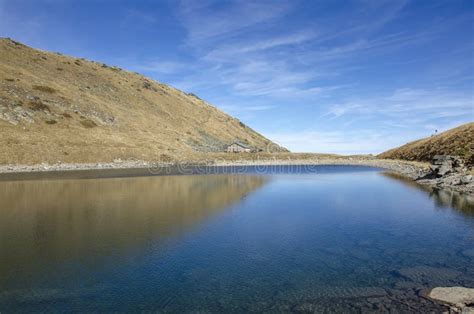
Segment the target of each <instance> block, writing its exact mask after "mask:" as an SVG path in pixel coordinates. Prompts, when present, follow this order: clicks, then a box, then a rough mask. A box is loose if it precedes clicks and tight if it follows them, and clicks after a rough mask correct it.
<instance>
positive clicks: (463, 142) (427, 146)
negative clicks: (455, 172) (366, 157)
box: [378, 123, 474, 166]
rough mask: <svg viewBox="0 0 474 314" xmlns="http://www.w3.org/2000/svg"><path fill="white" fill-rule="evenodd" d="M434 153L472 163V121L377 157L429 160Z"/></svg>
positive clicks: (473, 157)
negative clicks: (460, 158) (458, 157)
mask: <svg viewBox="0 0 474 314" xmlns="http://www.w3.org/2000/svg"><path fill="white" fill-rule="evenodd" d="M434 155H457V156H461V157H462V158H463V159H464V161H465V162H466V163H467V164H469V165H471V166H472V165H474V123H467V124H464V125H461V126H459V127H457V128H454V129H451V130H448V131H446V132H443V133H440V134H438V135H435V136H432V137H428V138H424V139H421V140H418V141H414V142H411V143H408V144H405V145H403V146H401V147H398V148H394V149H391V150H389V151H386V152H384V153H382V154H380V155H379V156H378V157H379V158H389V159H405V160H417V161H430V160H431V159H432V158H433V156H434Z"/></svg>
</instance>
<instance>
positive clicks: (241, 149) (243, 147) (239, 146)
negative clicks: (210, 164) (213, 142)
mask: <svg viewBox="0 0 474 314" xmlns="http://www.w3.org/2000/svg"><path fill="white" fill-rule="evenodd" d="M226 151H227V152H228V153H250V152H251V151H252V149H251V148H250V146H248V145H247V144H244V143H242V142H234V143H232V144H230V145H229V146H227V150H226Z"/></svg>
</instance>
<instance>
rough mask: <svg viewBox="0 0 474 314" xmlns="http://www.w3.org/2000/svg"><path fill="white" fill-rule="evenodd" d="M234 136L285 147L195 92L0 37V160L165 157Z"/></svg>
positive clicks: (220, 144)
mask: <svg viewBox="0 0 474 314" xmlns="http://www.w3.org/2000/svg"><path fill="white" fill-rule="evenodd" d="M235 140H239V141H242V142H244V143H247V144H249V145H250V146H253V147H255V148H259V149H263V150H268V149H270V150H271V151H277V150H284V149H283V148H279V147H278V146H277V145H275V144H273V143H272V142H271V141H270V140H268V139H266V138H265V137H263V136H262V135H260V134H258V133H257V132H255V131H254V130H252V129H251V128H249V127H247V126H246V125H244V124H243V123H241V122H240V121H239V120H237V119H234V118H232V117H231V116H229V115H227V114H225V113H224V112H222V111H220V110H219V109H217V108H215V107H214V106H212V105H210V104H209V103H207V102H205V101H203V100H201V99H200V98H198V97H197V96H195V95H193V94H187V93H184V92H182V91H180V90H177V89H175V88H172V87H170V86H167V85H165V84H161V83H158V82H156V81H153V80H151V79H148V78H146V77H144V76H142V75H140V74H138V73H131V72H128V71H124V70H122V69H120V68H117V67H111V66H107V65H105V64H100V63H96V62H91V61H87V60H85V59H77V58H73V57H67V56H63V55H60V54H57V53H51V52H45V51H40V50H36V49H33V48H30V47H27V46H25V45H23V44H20V43H18V42H15V41H13V40H10V39H0V147H1V150H0V164H34V163H41V162H48V163H55V162H58V161H61V162H107V161H108V162H110V161H113V160H114V159H118V158H120V159H132V158H133V159H139V160H164V161H168V160H171V159H186V158H192V156H196V155H199V154H200V153H202V152H219V151H222V150H223V149H224V148H225V146H226V145H227V144H229V143H231V142H233V141H235Z"/></svg>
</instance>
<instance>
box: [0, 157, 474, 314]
mask: <svg viewBox="0 0 474 314" xmlns="http://www.w3.org/2000/svg"><path fill="white" fill-rule="evenodd" d="M256 170H257V169H256V168H248V169H247V171H246V173H239V174H210V175H186V176H184V175H183V176H156V177H139V178H119V179H87V180H36V181H13V182H0V312H10V311H12V312H18V311H20V312H25V311H82V312H88V311H91V310H96V311H132V310H133V311H138V310H144V311H149V310H155V311H163V312H191V311H204V312H248V311H259V312H261V311H269V312H275V311H303V312H304V311H308V312H314V311H317V312H321V311H325V310H326V311H354V310H358V311H372V310H373V311H378V310H381V309H382V310H386V309H389V308H391V307H393V308H395V309H399V310H402V311H403V310H405V311H408V310H413V309H415V308H416V309H430V307H432V306H434V305H433V304H430V302H428V301H425V300H423V299H422V298H420V297H419V295H420V293H421V292H420V291H423V289H426V288H429V287H434V286H452V285H462V286H468V287H474V200H473V199H472V197H471V198H469V197H466V196H462V195H458V194H454V193H451V192H447V191H437V192H432V191H429V190H426V188H423V187H420V186H418V185H416V184H414V183H411V182H410V181H406V180H403V179H401V178H399V177H397V176H395V175H391V174H387V173H385V172H383V171H381V170H378V169H374V168H366V167H349V166H318V167H312V168H311V169H302V168H296V169H285V170H283V171H275V169H272V168H259V169H258V170H260V171H258V173H257V171H256ZM280 170H281V169H280ZM262 172H263V173H262Z"/></svg>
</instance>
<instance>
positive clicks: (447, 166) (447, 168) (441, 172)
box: [437, 162, 453, 177]
mask: <svg viewBox="0 0 474 314" xmlns="http://www.w3.org/2000/svg"><path fill="white" fill-rule="evenodd" d="M452 171H453V166H452V164H451V162H446V163H444V164H442V165H441V166H440V167H439V168H438V169H437V175H438V176H441V177H442V176H445V175H447V174H448V173H451V172H452Z"/></svg>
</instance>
